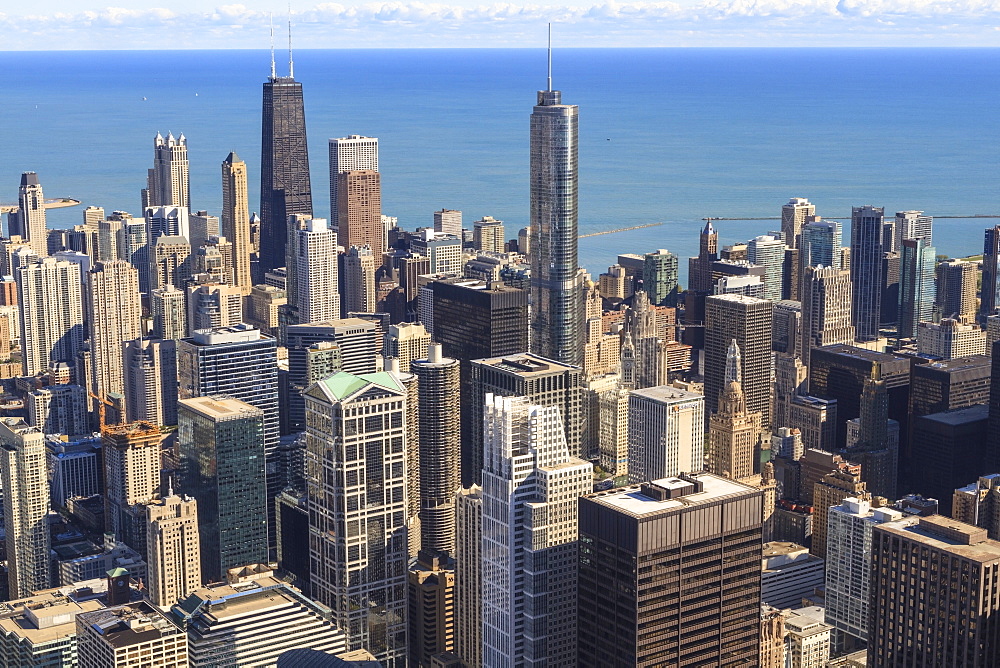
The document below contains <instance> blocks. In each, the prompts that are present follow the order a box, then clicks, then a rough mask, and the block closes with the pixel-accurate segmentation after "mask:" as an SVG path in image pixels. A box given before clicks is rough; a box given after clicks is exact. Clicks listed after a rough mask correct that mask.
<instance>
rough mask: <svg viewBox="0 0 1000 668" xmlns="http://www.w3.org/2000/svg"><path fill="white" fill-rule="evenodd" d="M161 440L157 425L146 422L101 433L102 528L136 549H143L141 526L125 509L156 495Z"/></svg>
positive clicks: (149, 501) (115, 427)
mask: <svg viewBox="0 0 1000 668" xmlns="http://www.w3.org/2000/svg"><path fill="white" fill-rule="evenodd" d="M162 441H163V434H161V433H160V428H159V427H157V426H156V425H154V424H151V423H149V422H132V423H130V424H124V425H115V426H113V427H106V428H105V429H104V430H103V431H102V432H101V452H102V458H103V460H104V486H105V499H104V500H105V530H106V531H107V532H108V533H114V534H115V535H116V536H118V538H119V540H122V541H123V542H125V543H127V544H128V545H129V546H130V547H132V548H134V549H136V550H139V551H140V552H142V551H145V549H146V541H145V538H144V536H145V534H144V531H143V530H144V528H145V527H144V526H138V525H137V524H136V523H135V522H134V517H133V516H132V515H130V514H129V512H128V511H129V509H131V508H132V507H134V506H138V505H141V504H146V503H151V502H152V501H154V500H155V499H156V498H158V497H159V495H160V470H161V468H162V466H161V461H162V455H161V453H160V447H161V443H162ZM143 515H145V513H143Z"/></svg>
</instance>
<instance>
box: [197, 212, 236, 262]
mask: <svg viewBox="0 0 1000 668" xmlns="http://www.w3.org/2000/svg"><path fill="white" fill-rule="evenodd" d="M188 230H189V236H188V241H190V242H191V247H192V248H198V247H199V246H204V245H205V244H207V243H208V240H209V239H211V238H212V237H218V236H219V217H218V216H210V215H208V211H197V212H195V213H191V214H189V215H188ZM230 266H231V265H230Z"/></svg>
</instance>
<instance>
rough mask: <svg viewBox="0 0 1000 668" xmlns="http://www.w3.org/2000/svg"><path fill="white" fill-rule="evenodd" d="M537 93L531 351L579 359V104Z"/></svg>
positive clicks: (565, 360) (533, 132)
mask: <svg viewBox="0 0 1000 668" xmlns="http://www.w3.org/2000/svg"><path fill="white" fill-rule="evenodd" d="M548 83H549V85H548V87H547V89H546V90H544V91H538V103H537V104H536V105H535V108H534V110H533V111H532V112H531V151H530V153H531V160H530V179H531V188H530V190H531V208H530V222H529V230H530V232H531V255H530V260H531V303H532V316H531V318H532V321H531V351H532V352H534V353H536V354H538V355H540V356H541V357H546V358H548V359H552V360H556V361H557V362H560V363H562V364H573V365H580V364H581V363H582V362H583V314H582V309H583V304H582V303H581V299H580V286H581V280H582V278H583V276H582V274H581V272H580V269H579V261H578V258H577V235H578V234H579V231H578V229H577V217H578V212H577V199H578V197H577V190H578V184H579V174H578V170H579V156H578V144H579V129H578V122H579V121H578V118H579V107H577V106H576V105H569V104H563V103H562V92H561V91H558V90H552V77H551V72H550V76H549V82H548Z"/></svg>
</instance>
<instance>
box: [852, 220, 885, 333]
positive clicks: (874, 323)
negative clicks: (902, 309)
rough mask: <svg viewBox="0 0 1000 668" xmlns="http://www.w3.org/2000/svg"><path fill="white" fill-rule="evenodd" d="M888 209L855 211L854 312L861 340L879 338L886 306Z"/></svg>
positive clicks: (853, 227)
mask: <svg viewBox="0 0 1000 668" xmlns="http://www.w3.org/2000/svg"><path fill="white" fill-rule="evenodd" d="M884 213H885V209H883V208H881V207H874V206H856V207H854V208H853V209H852V210H851V283H852V284H853V292H854V295H853V299H854V301H853V307H852V309H851V313H852V316H853V320H854V328H855V331H856V336H857V338H858V341H874V340H875V339H877V338H878V333H879V318H880V316H881V305H882V259H883V258H882V255H883V253H882V217H883V214H884Z"/></svg>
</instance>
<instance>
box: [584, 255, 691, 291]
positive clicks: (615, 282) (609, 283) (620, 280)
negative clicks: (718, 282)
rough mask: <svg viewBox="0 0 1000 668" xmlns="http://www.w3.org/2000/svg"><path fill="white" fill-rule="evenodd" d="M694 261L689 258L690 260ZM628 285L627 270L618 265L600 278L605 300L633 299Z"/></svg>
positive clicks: (599, 283)
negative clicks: (627, 287)
mask: <svg viewBox="0 0 1000 668" xmlns="http://www.w3.org/2000/svg"><path fill="white" fill-rule="evenodd" d="M694 259H695V258H689V260H694ZM690 272H691V270H690V269H688V273H690ZM627 283H628V284H629V285H631V281H627V280H626V278H625V268H624V267H622V266H621V265H617V264H613V265H611V266H610V267H608V270H607V271H606V272H605V273H603V274H601V275H600V276H599V277H598V286H599V289H600V292H601V297H603V298H605V299H625V298H626V297H631V296H632V292H631V290H627V289H626V284H627Z"/></svg>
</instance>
